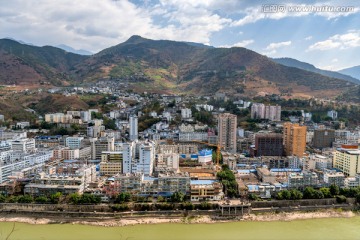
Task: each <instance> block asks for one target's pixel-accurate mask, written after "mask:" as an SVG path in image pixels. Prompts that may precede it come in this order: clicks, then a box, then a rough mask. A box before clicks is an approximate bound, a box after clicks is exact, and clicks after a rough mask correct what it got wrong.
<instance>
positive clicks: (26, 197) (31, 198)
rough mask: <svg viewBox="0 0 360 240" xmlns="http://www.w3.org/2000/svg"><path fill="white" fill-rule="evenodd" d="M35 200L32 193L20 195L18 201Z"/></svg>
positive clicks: (28, 201)
mask: <svg viewBox="0 0 360 240" xmlns="http://www.w3.org/2000/svg"><path fill="white" fill-rule="evenodd" d="M33 201H34V198H33V197H32V196H30V195H23V196H20V197H19V199H18V203H32V202H33Z"/></svg>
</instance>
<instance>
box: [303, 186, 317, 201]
mask: <svg viewBox="0 0 360 240" xmlns="http://www.w3.org/2000/svg"><path fill="white" fill-rule="evenodd" d="M303 194H304V196H303V197H304V198H305V199H312V198H314V196H315V190H314V189H313V188H312V187H306V188H305V189H304V193H303Z"/></svg>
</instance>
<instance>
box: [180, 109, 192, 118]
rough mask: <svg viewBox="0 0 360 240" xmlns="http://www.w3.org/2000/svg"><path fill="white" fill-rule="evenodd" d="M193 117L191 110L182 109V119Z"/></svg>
mask: <svg viewBox="0 0 360 240" xmlns="http://www.w3.org/2000/svg"><path fill="white" fill-rule="evenodd" d="M191 117H192V113H191V109H189V108H182V109H181V118H182V119H188V118H191Z"/></svg>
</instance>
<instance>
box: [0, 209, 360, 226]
mask: <svg viewBox="0 0 360 240" xmlns="http://www.w3.org/2000/svg"><path fill="white" fill-rule="evenodd" d="M355 216H359V215H358V214H357V213H355V212H353V211H341V210H339V209H327V210H319V211H313V212H280V213H275V212H267V213H260V214H259V213H258V214H247V215H244V216H243V218H242V219H231V220H218V219H214V218H212V217H210V216H206V215H205V216H190V217H171V218H167V217H161V218H155V217H140V218H120V219H114V218H103V219H96V221H95V220H91V221H88V220H85V219H84V220H83V219H81V220H80V219H69V218H56V219H52V218H36V217H22V216H18V215H13V214H6V216H4V215H2V214H1V215H0V222H20V223H28V224H65V223H67V224H81V225H92V226H104V227H115V226H131V225H139V224H162V223H182V224H213V223H221V222H237V221H247V222H251V221H256V222H272V221H294V220H303V219H316V218H351V217H355Z"/></svg>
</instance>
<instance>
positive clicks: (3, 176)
mask: <svg viewBox="0 0 360 240" xmlns="http://www.w3.org/2000/svg"><path fill="white" fill-rule="evenodd" d="M51 157H52V151H43V152H38V153H35V154H24V153H22V157H20V158H16V159H11V158H10V161H8V162H7V163H6V164H1V165H0V183H3V182H6V181H8V180H9V176H12V175H13V174H14V172H21V171H22V170H24V169H27V168H31V167H34V168H37V167H41V166H43V165H44V163H45V162H46V161H48V160H49V159H50V158H51Z"/></svg>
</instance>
